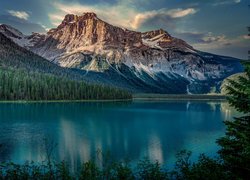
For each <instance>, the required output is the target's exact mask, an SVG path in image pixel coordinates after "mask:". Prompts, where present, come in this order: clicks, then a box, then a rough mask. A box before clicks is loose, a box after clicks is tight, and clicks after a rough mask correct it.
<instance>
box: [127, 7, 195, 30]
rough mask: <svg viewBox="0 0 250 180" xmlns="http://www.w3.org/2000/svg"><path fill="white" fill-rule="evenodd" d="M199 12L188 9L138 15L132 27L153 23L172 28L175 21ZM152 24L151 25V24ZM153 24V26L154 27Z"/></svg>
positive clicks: (148, 12) (131, 24) (161, 10)
mask: <svg viewBox="0 0 250 180" xmlns="http://www.w3.org/2000/svg"><path fill="white" fill-rule="evenodd" d="M196 12H197V10H195V9H193V8H188V9H171V10H167V9H160V10H154V11H147V12H143V13H138V14H137V15H136V16H135V17H134V19H133V20H131V22H130V26H131V27H132V28H133V29H138V28H140V27H141V26H142V25H143V24H146V23H147V24H151V23H153V24H154V23H157V22H159V23H158V24H160V23H163V24H169V25H170V26H172V24H171V23H173V22H172V20H173V19H175V18H181V17H185V16H188V15H190V14H195V13H196ZM149 22H151V23H149ZM153 24H152V25H153Z"/></svg>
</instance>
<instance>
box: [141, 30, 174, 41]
mask: <svg viewBox="0 0 250 180" xmlns="http://www.w3.org/2000/svg"><path fill="white" fill-rule="evenodd" d="M159 35H162V36H165V37H169V38H171V36H170V34H169V33H168V32H167V31H165V30H163V29H157V30H153V31H147V32H144V33H142V37H143V38H145V39H151V38H154V37H156V36H159Z"/></svg>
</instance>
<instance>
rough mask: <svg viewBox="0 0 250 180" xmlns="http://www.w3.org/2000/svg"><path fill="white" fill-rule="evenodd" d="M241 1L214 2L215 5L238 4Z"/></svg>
mask: <svg viewBox="0 0 250 180" xmlns="http://www.w3.org/2000/svg"><path fill="white" fill-rule="evenodd" d="M240 2H241V0H223V1H221V0H220V1H219V2H215V3H213V6H220V5H230V4H238V3H240Z"/></svg>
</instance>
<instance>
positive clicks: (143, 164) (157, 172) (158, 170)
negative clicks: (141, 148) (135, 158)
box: [137, 159, 168, 180]
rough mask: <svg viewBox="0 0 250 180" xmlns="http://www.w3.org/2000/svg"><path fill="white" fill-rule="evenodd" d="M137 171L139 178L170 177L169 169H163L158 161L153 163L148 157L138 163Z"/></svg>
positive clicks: (150, 179)
mask: <svg viewBox="0 0 250 180" xmlns="http://www.w3.org/2000/svg"><path fill="white" fill-rule="evenodd" d="M137 171H138V172H137V174H138V178H139V179H145V180H158V179H168V174H167V171H166V170H164V169H162V167H161V165H160V163H159V162H158V161H156V162H155V163H152V162H150V161H149V160H148V159H144V160H142V161H140V162H139V163H138V166H137Z"/></svg>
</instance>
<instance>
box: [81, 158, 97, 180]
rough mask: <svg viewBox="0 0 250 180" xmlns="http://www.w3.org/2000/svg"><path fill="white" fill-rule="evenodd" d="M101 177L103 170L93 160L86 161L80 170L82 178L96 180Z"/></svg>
mask: <svg viewBox="0 0 250 180" xmlns="http://www.w3.org/2000/svg"><path fill="white" fill-rule="evenodd" d="M100 178H101V171H100V169H99V168H98V167H97V166H96V164H95V163H94V162H92V161H88V162H85V163H84V164H83V165H82V168H81V172H80V179H82V180H84V179H89V180H95V179H100Z"/></svg>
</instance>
